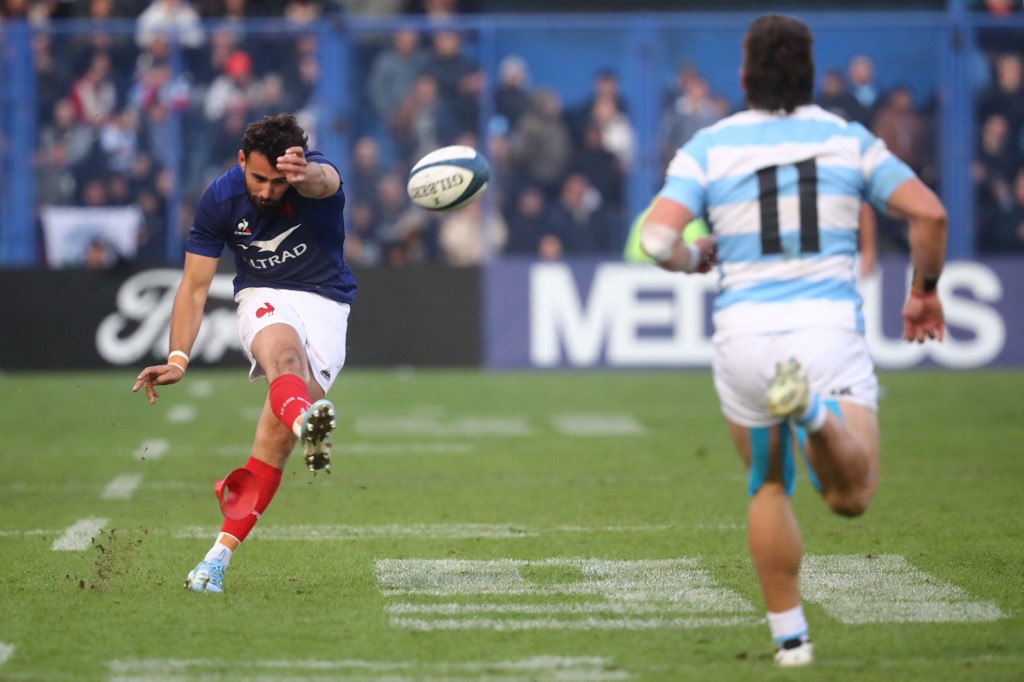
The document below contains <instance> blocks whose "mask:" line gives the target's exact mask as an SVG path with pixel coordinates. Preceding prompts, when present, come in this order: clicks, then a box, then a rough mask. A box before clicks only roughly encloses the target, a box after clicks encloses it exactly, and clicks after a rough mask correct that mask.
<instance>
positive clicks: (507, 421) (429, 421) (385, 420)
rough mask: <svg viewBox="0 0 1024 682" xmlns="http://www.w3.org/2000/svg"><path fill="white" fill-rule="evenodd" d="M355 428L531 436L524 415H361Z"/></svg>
mask: <svg viewBox="0 0 1024 682" xmlns="http://www.w3.org/2000/svg"><path fill="white" fill-rule="evenodd" d="M355 427H356V431H357V432H359V433H361V434H363V435H378V436H394V435H396V434H402V435H406V436H436V437H451V436H531V435H533V433H534V430H533V427H532V426H531V425H530V422H529V420H527V418H526V417H508V416H505V417H486V416H472V417H457V418H454V419H444V418H441V417H433V416H429V415H408V416H404V417H360V418H359V419H357V420H356V423H355Z"/></svg>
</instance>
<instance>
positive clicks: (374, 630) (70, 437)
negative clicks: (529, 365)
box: [0, 369, 1024, 680]
mask: <svg viewBox="0 0 1024 682" xmlns="http://www.w3.org/2000/svg"><path fill="white" fill-rule="evenodd" d="M132 381H133V373H131V372H119V373H104V374H86V373H82V374H8V375H4V376H2V377H0V396H2V402H0V407H2V409H0V433H2V434H3V435H2V439H0V472H2V473H0V569H2V570H0V660H3V658H4V657H5V655H4V653H3V652H4V651H7V652H8V655H7V656H6V660H5V661H4V662H3V663H0V679H3V680H62V679H74V680H80V679H85V680H93V679H95V680H105V679H150V680H152V679H197V678H203V679H222V678H223V679H233V678H244V679H268V680H269V679H293V680H298V679H353V678H355V679H392V680H393V679H478V678H484V677H487V678H489V679H524V680H525V679H529V680H552V679H634V680H776V679H778V680H788V679H806V680H809V679H815V680H981V679H984V680H1022V679H1024V653H1022V652H1021V648H1020V644H1021V642H1022V641H1024V616H1022V614H1024V578H1022V576H1024V572H1022V571H1021V566H1022V564H1024V542H1022V538H1024V517H1022V514H1021V511H1022V507H1021V500H1022V499H1024V498H1022V493H1021V483H1022V482H1024V458H1022V457H1021V455H1020V452H1019V447H1020V445H1019V444H1020V443H1021V442H1024V419H1022V418H1021V408H1020V406H1021V404H1022V402H1024V374H1022V373H1021V372H1019V371H1000V372H995V371H992V372H973V373H958V372H924V371H921V372H908V373H898V374H883V375H882V376H881V382H882V385H883V387H884V389H885V397H884V399H883V400H882V404H881V422H882V441H883V455H882V456H883V467H882V481H881V485H880V487H879V492H878V494H877V496H876V498H875V501H874V504H873V506H872V508H871V510H870V511H869V512H868V514H867V515H865V516H864V517H862V518H860V519H856V520H849V519H842V518H838V517H834V516H831V515H829V514H828V512H827V510H826V508H825V506H824V505H823V504H822V503H821V501H820V499H818V497H817V496H816V495H815V494H814V491H813V490H812V489H811V487H810V485H809V484H808V483H807V480H806V477H805V476H804V474H803V472H802V471H801V479H800V481H799V483H798V488H797V495H796V498H795V504H796V509H797V514H798V518H799V519H800V523H801V529H802V532H803V537H804V545H805V551H806V552H807V553H808V555H811V556H820V555H830V556H831V555H843V556H849V557H864V556H870V557H883V556H884V555H895V556H898V557H902V560H904V561H905V562H907V564H908V565H909V566H912V567H913V569H915V570H916V571H917V573H915V575H917V576H924V578H923V580H926V581H927V582H926V583H923V584H925V585H931V586H933V587H934V588H935V589H936V590H938V592H940V593H942V594H945V595H946V597H947V598H949V595H950V594H953V595H954V597H952V599H953V600H954V601H957V600H959V602H958V603H959V604H960V606H959V607H957V609H960V610H963V611H965V612H966V611H967V610H969V608H971V607H972V606H971V605H981V607H983V608H989V609H992V608H994V609H998V613H999V614H1000V617H999V618H997V619H995V620H977V619H975V620H969V619H966V618H954V619H949V618H947V619H945V622H892V618H888V617H887V616H886V614H888V613H890V611H891V610H897V611H898V610H899V608H900V600H901V599H903V598H905V597H906V594H904V593H903V592H900V590H899V589H897V588H891V586H888V585H882V587H881V588H880V589H881V591H880V592H877V593H875V592H871V593H868V595H867V597H866V598H868V599H873V600H875V601H877V602H878V605H877V609H878V613H879V614H880V616H879V617H878V618H876V619H874V620H875V621H876V622H867V623H851V622H848V619H846V618H843V617H837V615H836V613H835V612H834V611H830V610H829V608H828V606H827V605H826V604H824V603H823V602H821V601H808V602H807V603H806V604H805V609H806V611H807V614H808V617H809V620H810V623H811V631H812V636H813V637H814V640H815V644H816V648H817V652H818V662H817V663H816V665H815V668H814V669H813V670H797V671H782V670H776V669H773V667H772V666H771V662H770V652H771V646H770V641H769V637H768V631H767V627H766V626H765V625H763V624H761V623H759V622H758V619H760V618H761V617H762V615H763V613H762V612H763V608H762V606H761V602H760V596H759V592H758V589H757V585H756V581H755V578H754V574H753V571H752V569H751V566H750V562H749V558H748V555H747V549H746V539H745V532H744V528H743V524H744V521H745V512H746V497H745V479H744V472H743V469H742V466H741V464H740V461H739V458H738V457H737V456H736V455H735V454H734V453H733V452H732V451H731V446H730V444H729V442H728V438H727V436H726V433H725V429H724V425H723V422H722V418H721V416H720V413H719V410H718V403H717V399H716V397H715V395H714V391H713V388H712V385H711V380H710V376H709V375H708V374H707V373H706V372H679V373H672V372H661V373H590V374H567V373H532V374H486V373H476V372H369V371H351V370H346V372H345V373H344V374H343V375H342V377H341V378H340V380H339V381H338V383H336V384H335V388H334V389H333V391H332V398H333V399H334V400H335V402H336V405H337V406H338V408H339V412H340V414H341V420H340V424H339V428H338V431H337V432H336V437H335V443H336V448H335V456H334V464H333V468H334V474H333V475H331V476H325V475H319V476H316V477H313V476H312V475H311V474H310V473H309V472H308V471H306V470H304V469H303V468H302V466H301V458H300V457H298V456H296V457H295V458H293V460H292V461H291V462H290V463H289V467H288V470H287V471H286V472H285V478H284V482H283V484H282V486H281V489H280V492H279V493H278V496H277V498H276V499H275V501H274V504H273V505H272V506H271V507H270V509H269V510H268V511H267V513H266V514H265V516H264V518H263V519H262V520H261V522H260V524H259V525H258V526H257V530H256V532H254V534H253V536H252V537H251V538H250V540H249V541H247V542H246V543H245V545H244V546H243V547H242V548H241V549H240V550H239V552H238V553H237V554H236V556H235V560H234V561H233V566H232V568H231V570H230V571H228V574H227V579H226V583H225V586H226V589H227V590H228V593H227V594H225V595H223V596H219V597H218V596H212V595H197V594H192V593H189V592H186V591H185V590H183V589H181V583H182V580H183V579H184V576H185V574H186V573H187V572H188V571H189V569H190V568H192V566H193V565H194V564H195V563H196V561H198V560H199V559H200V558H201V557H202V555H203V553H205V551H206V549H207V548H208V547H209V545H210V543H211V542H212V540H213V538H214V536H215V534H216V531H217V529H218V528H219V525H220V519H221V517H220V514H219V512H218V510H217V506H216V501H215V499H214V496H213V484H214V482H215V481H216V480H217V479H218V478H222V477H223V476H224V475H225V474H226V473H227V472H228V471H230V470H231V469H232V468H234V467H236V466H240V465H241V464H242V463H244V461H245V458H246V456H247V454H248V448H249V445H250V444H251V440H252V429H253V425H254V422H255V415H256V410H257V409H258V407H259V406H260V405H261V403H262V401H263V397H264V394H265V387H264V386H263V385H261V384H249V383H248V382H247V381H245V379H244V370H242V369H239V370H237V371H229V372H217V371H211V370H203V369H195V370H193V371H191V372H190V373H189V377H188V380H187V381H186V382H185V383H183V384H181V385H179V386H175V387H168V388H165V389H164V390H163V391H162V394H163V397H162V398H161V400H160V401H159V402H158V404H157V405H156V406H150V405H149V404H148V403H147V402H146V401H145V399H144V398H143V397H142V396H139V395H132V394H131V393H130V392H129V388H130V386H131V384H132ZM188 407H192V408H193V411H192V415H193V417H192V418H191V419H190V420H189V419H187V416H188V411H187V410H188ZM174 415H181V416H182V418H184V419H185V421H181V422H175V421H171V420H169V419H168V417H169V416H174ZM564 415H584V416H589V417H590V418H591V419H593V418H594V417H595V416H597V419H598V422H597V423H598V424H602V425H605V426H609V427H610V426H615V425H619V426H622V427H624V428H623V430H622V431H621V432H618V433H616V432H614V431H615V429H611V431H613V433H606V434H605V435H600V436H590V437H585V436H576V435H569V434H568V433H566V432H565V430H564V429H563V428H560V426H564V424H563V423H562V422H560V421H558V420H557V419H556V417H557V416H564ZM630 419H631V420H632V421H629V420H630ZM631 425H632V426H633V427H637V428H640V429H641V431H642V432H640V433H632V432H630V429H629V428H625V427H629V426H631ZM158 440H166V441H167V442H168V444H169V446H168V448H167V451H166V453H164V454H163V455H162V456H160V457H148V456H145V455H144V458H143V459H138V458H136V457H135V456H134V453H136V451H137V450H139V449H140V447H141V445H142V444H143V443H144V442H145V441H158ZM150 447H156V446H154V445H153V444H152V443H151V444H150ZM154 452H156V451H155V450H154ZM124 474H139V475H141V476H142V480H141V484H140V485H139V487H138V488H137V489H136V490H135V491H134V493H133V494H132V495H131V497H130V498H129V499H120V500H118V499H104V498H103V492H104V490H105V488H106V487H107V485H108V484H109V483H110V482H111V481H112V480H113V479H114V478H115V477H117V476H120V475H124ZM86 518H103V519H107V520H108V522H107V523H106V524H105V525H104V526H103V530H102V531H101V532H100V533H99V535H98V536H97V537H96V538H95V539H94V542H93V544H92V545H91V546H90V547H89V548H88V549H84V550H80V551H54V550H53V548H52V547H53V543H54V541H55V540H56V539H57V538H59V537H60V536H61V535H62V534H63V533H64V530H65V529H67V528H68V527H69V526H71V525H72V524H73V523H75V522H76V521H78V520H80V519H86ZM261 535H262V537H261ZM387 560H395V561H397V560H406V561H411V560H422V561H424V562H427V563H423V564H419V565H420V566H428V567H430V569H429V570H430V571H436V570H438V567H447V568H444V570H445V571H447V573H445V574H444V575H440V576H438V574H436V573H430V572H429V571H428V573H426V574H424V573H422V572H420V573H416V570H414V569H413V568H411V567H414V566H416V565H417V564H412V563H395V562H392V563H390V564H389V563H388V561H387ZM457 560H473V561H476V562H479V563H475V564H456V563H454V562H455V561H457ZM498 560H517V561H529V562H531V563H530V564H528V565H526V564H517V565H516V566H515V567H514V568H512V569H509V570H510V573H509V574H508V575H504V576H502V575H495V576H493V581H494V582H493V585H492V583H489V582H488V580H491V578H490V577H488V576H487V575H483V574H481V573H479V570H480V568H479V567H485V568H486V569H487V570H498V572H499V573H500V571H501V570H503V569H500V567H501V566H503V565H504V564H502V563H501V562H500V561H498ZM598 560H603V561H608V562H613V564H614V565H615V566H626V565H629V564H626V563H625V562H629V561H638V560H645V561H648V562H652V563H648V564H642V565H640V566H641V567H640V568H638V569H637V568H634V569H631V570H632V572H631V573H629V575H628V576H627V579H626V583H628V584H627V585H626V586H625V587H624V586H623V585H622V584H619V583H616V581H615V580H614V579H613V578H608V577H606V578H605V579H604V580H596V581H595V580H594V579H593V578H588V577H587V574H586V571H587V570H588V566H592V565H594V562H596V561H598ZM653 560H685V561H683V562H680V564H674V565H673V566H675V568H673V569H672V570H670V571H669V574H671V575H676V574H677V573H678V572H679V571H680V570H682V569H680V568H679V566H681V565H683V564H685V565H687V566H693V567H696V568H697V569H702V571H703V572H702V573H701V575H703V576H704V577H705V578H706V579H707V580H708V581H709V584H710V585H712V586H713V587H714V588H715V589H717V590H718V592H715V593H714V595H717V596H714V595H713V596H712V597H708V599H710V600H711V601H712V602H714V604H713V608H712V609H711V610H712V611H714V610H715V609H717V608H718V607H719V606H721V604H722V602H721V599H722V598H723V597H722V596H721V595H723V594H727V595H732V597H733V598H735V599H737V600H738V601H739V602H741V603H746V604H747V605H749V606H750V607H752V608H750V610H749V612H748V611H743V610H742V609H740V610H739V611H738V612H733V613H727V614H725V615H732V616H737V617H738V619H737V622H736V624H732V625H722V624H717V625H706V626H701V627H679V626H678V624H679V622H680V621H686V620H687V619H688V618H690V616H692V615H693V613H692V612H691V611H689V610H688V609H687V607H685V606H680V605H678V604H666V603H663V602H662V603H657V599H655V598H653V597H651V598H650V599H649V600H648V601H644V600H645V599H648V597H649V595H648V594H647V593H646V592H644V589H647V588H649V589H653V590H655V591H656V588H657V586H658V585H659V584H662V583H657V579H654V580H655V583H657V584H655V587H653V588H651V587H650V585H648V586H647V588H645V587H644V586H645V583H644V581H645V580H646V579H647V574H648V572H649V571H652V570H654V568H653V567H655V566H657V565H658V564H654V563H653ZM884 560H885V559H884V558H883V559H882V561H884ZM483 562H489V563H483ZM686 562H689V563H686ZM389 565H390V566H398V567H399V569H400V570H408V571H411V573H410V575H411V578H410V579H411V580H421V581H423V580H428V581H429V580H432V579H437V580H439V585H440V588H439V589H441V591H442V592H445V591H446V590H447V592H446V593H445V594H441V595H430V594H424V593H422V591H417V590H413V592H414V593H412V594H392V593H388V592H387V588H388V586H389V585H390V586H391V587H395V585H394V584H391V583H388V579H387V577H386V574H387V568H386V567H387V566H389ZM496 567H498V568H496ZM673 571H675V572H674V573H673ZM402 575H406V574H405V573H402ZM509 575H511V576H512V577H511V578H509ZM462 580H477V582H476V583H475V584H476V588H475V589H470V588H466V589H465V590H463V591H460V589H461V588H459V587H458V585H461V584H462V583H461V582H460V581H462ZM503 580H504V581H505V582H503ZM509 580H512V582H508V581H509ZM588 580H589V581H590V582H588ZM480 581H482V582H480ZM453 584H455V585H456V586H455V587H452V585H453ZM510 584H511V585H515V584H521V585H526V586H529V588H530V590H532V591H533V592H534V593H532V594H523V593H521V592H517V591H516V590H515V589H511V588H508V585H510ZM480 585H492V586H493V589H492V590H491V592H492V593H491V594H488V593H486V592H487V590H486V589H482V588H480ZM587 585H589V586H591V587H593V586H594V585H599V587H598V588H597V589H598V591H599V592H600V590H606V591H607V592H601V594H597V595H595V594H593V593H587V592H586V590H582V591H581V590H580V589H577V588H579V587H580V586H587ZM662 585H663V584H662ZM837 589H839V590H842V589H843V588H842V585H840V586H839V588H837ZM623 590H625V592H623ZM886 590H890V592H891V593H890V592H886ZM943 590H944V592H943ZM627 593H628V595H632V597H634V598H636V597H637V595H640V596H639V599H640V602H642V603H643V604H646V605H647V606H649V607H651V608H652V609H653V611H642V610H641V611H638V610H633V609H634V607H635V605H636V603H637V602H635V601H632V602H631V601H629V600H628V599H626V598H625V597H624V599H626V600H625V601H623V602H622V603H621V604H620V605H624V608H625V609H626V611H627V615H626V616H625V617H626V618H628V619H631V621H633V622H634V624H635V621H642V620H644V619H657V618H662V619H663V620H662V621H659V623H660V624H657V626H656V627H646V628H637V627H633V628H629V627H609V626H607V619H609V618H613V617H614V616H612V615H609V614H608V613H604V612H602V613H598V614H596V615H592V616H591V618H592V620H590V621H585V620H582V618H585V617H586V616H580V615H579V614H578V613H576V612H570V611H568V609H570V608H572V607H573V606H574V605H575V606H576V607H578V608H581V609H585V608H590V607H594V606H595V605H598V606H599V605H600V604H602V603H604V601H605V600H604V598H603V597H602V596H601V595H602V594H603V595H607V594H613V595H619V596H620V597H621V596H622V595H625V594H627ZM701 594H704V595H705V596H707V595H706V593H701ZM661 596H662V597H664V596H665V595H664V594H662V595H661ZM691 596H692V595H691ZM918 596H920V593H918ZM715 600H719V601H715ZM456 602H457V603H458V604H459V605H460V606H459V607H458V608H461V609H478V612H477V611H474V612H472V615H469V616H467V615H465V612H464V611H463V612H460V615H458V616H443V615H442V616H438V615H437V614H431V613H428V614H426V615H424V614H423V612H422V610H423V609H427V610H429V609H430V608H432V607H433V608H436V607H437V605H440V604H452V603H456ZM872 603H874V602H872ZM652 605H653V606H652ZM402 609H406V611H403V610H402ZM417 609H419V610H417ZM501 609H504V611H502V610H501ZM515 609H520V610H523V611H527V613H509V611H510V610H515ZM552 609H554V611H556V612H557V613H552V611H551V610H552ZM659 609H660V610H659ZM531 610H532V611H531ZM727 610H728V609H726V611H727ZM955 611H956V609H954V612H955ZM704 615H706V614H704ZM712 615H722V614H721V613H715V614H712ZM445 618H452V619H457V618H463V619H465V618H477V619H481V620H480V621H477V622H483V621H488V620H489V622H490V623H492V624H494V623H498V624H500V625H502V626H503V627H504V629H483V628H481V627H464V628H463V629H455V630H439V629H436V624H437V623H440V622H442V621H443V620H444V619H445ZM403 619H405V620H403ZM672 619H675V620H676V623H675V625H673V624H672V622H671V621H672ZM414 620H419V621H422V622H426V623H427V624H428V626H429V628H428V629H414V628H411V627H408V626H407V624H408V622H410V621H414ZM531 620H532V621H535V622H540V623H542V624H546V626H545V627H543V628H538V627H532V628H531V627H526V623H525V621H531ZM563 621H565V622H571V623H574V624H575V627H573V628H569V627H552V626H551V625H552V623H554V624H555V625H557V624H559V623H561V622H563ZM587 623H591V624H597V625H601V624H602V623H604V624H605V626H604V627H587ZM463 624H464V625H472V624H473V622H472V621H470V622H465V621H463ZM11 647H13V650H11ZM542 657H550V658H542Z"/></svg>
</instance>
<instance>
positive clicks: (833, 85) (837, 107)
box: [815, 69, 868, 125]
mask: <svg viewBox="0 0 1024 682" xmlns="http://www.w3.org/2000/svg"><path fill="white" fill-rule="evenodd" d="M815 103H816V104H817V105H818V106H819V107H821V108H822V109H824V110H825V111H828V112H830V113H833V114H835V115H836V116H840V117H842V118H845V119H846V120H847V121H856V122H857V123H860V124H861V125H868V116H867V110H866V109H865V108H864V107H863V106H862V105H861V103H860V101H859V100H858V99H857V98H856V97H854V96H853V93H852V92H850V90H849V88H848V87H846V79H844V78H843V73H842V71H840V70H839V69H829V70H828V71H826V72H825V75H824V76H823V77H822V79H821V91H820V92H819V93H818V99H817V100H816V102H815Z"/></svg>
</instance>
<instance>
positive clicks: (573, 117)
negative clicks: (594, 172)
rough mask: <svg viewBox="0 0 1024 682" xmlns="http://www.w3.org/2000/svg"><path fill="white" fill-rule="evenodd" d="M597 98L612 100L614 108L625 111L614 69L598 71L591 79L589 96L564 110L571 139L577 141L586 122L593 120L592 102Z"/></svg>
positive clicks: (624, 102) (624, 101) (597, 99)
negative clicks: (591, 89)
mask: <svg viewBox="0 0 1024 682" xmlns="http://www.w3.org/2000/svg"><path fill="white" fill-rule="evenodd" d="M599 100H612V101H613V102H614V103H615V109H617V110H618V111H621V112H622V113H626V112H627V109H626V100H625V99H623V98H622V95H621V94H620V92H619V77H618V76H616V75H615V72H614V71H611V70H609V69H605V70H602V71H598V72H597V74H596V75H595V76H594V80H593V91H592V93H591V96H590V97H589V98H588V99H586V100H584V101H583V102H582V103H580V104H579V105H577V106H575V107H572V108H570V109H568V111H566V115H565V118H566V123H568V125H569V132H570V133H572V136H573V140H575V141H577V142H578V141H579V140H580V139H581V138H582V137H583V131H584V130H585V129H586V127H587V124H588V123H590V121H592V120H593V111H594V103H595V102H597V101H599Z"/></svg>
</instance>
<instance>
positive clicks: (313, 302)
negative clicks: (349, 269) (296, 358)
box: [235, 287, 351, 393]
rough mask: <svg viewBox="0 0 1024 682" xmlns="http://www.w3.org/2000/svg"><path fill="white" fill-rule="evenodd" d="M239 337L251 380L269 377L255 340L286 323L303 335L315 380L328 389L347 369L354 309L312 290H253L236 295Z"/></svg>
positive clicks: (252, 288) (249, 289)
mask: <svg viewBox="0 0 1024 682" xmlns="http://www.w3.org/2000/svg"><path fill="white" fill-rule="evenodd" d="M235 302H236V303H238V334H239V336H241V337H242V345H243V346H244V347H245V352H246V355H248V356H249V361H250V362H251V363H252V367H251V369H250V370H249V379H250V380H251V381H255V380H257V379H260V378H263V377H265V376H267V373H266V372H265V371H264V369H263V368H262V367H261V366H260V364H259V363H258V362H256V358H254V357H253V355H252V340H253V339H254V338H256V334H257V333H259V331H260V330H262V329H264V328H266V327H269V326H270V325H272V324H286V325H288V326H290V327H292V328H293V329H295V332H296V333H297V334H298V335H299V338H300V339H301V340H302V344H303V346H305V348H306V357H308V358H309V365H310V367H311V368H312V370H313V378H315V379H316V381H317V383H318V384H320V386H321V388H323V389H324V393H326V392H327V390H328V389H329V388H330V387H331V384H333V383H334V380H335V378H337V376H338V373H339V372H340V371H341V368H342V367H344V366H345V339H346V336H347V334H348V315H349V311H350V309H351V308H350V306H349V305H348V304H347V303H338V302H337V301H332V300H331V299H329V298H325V297H323V296H320V295H319V294H313V293H310V292H308V291H292V290H289V289H271V288H268V287H250V288H248V289H242V290H241V291H239V292H238V293H237V294H235Z"/></svg>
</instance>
